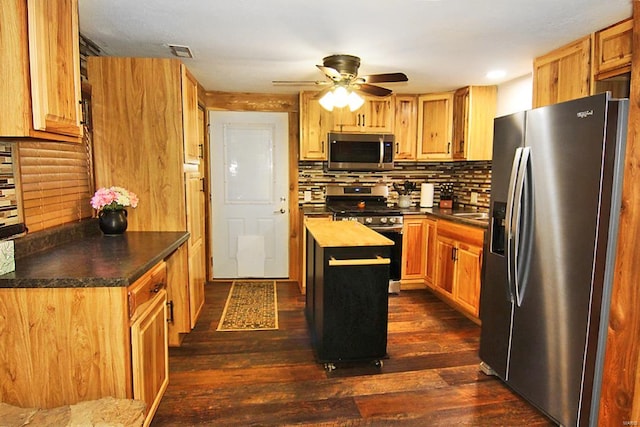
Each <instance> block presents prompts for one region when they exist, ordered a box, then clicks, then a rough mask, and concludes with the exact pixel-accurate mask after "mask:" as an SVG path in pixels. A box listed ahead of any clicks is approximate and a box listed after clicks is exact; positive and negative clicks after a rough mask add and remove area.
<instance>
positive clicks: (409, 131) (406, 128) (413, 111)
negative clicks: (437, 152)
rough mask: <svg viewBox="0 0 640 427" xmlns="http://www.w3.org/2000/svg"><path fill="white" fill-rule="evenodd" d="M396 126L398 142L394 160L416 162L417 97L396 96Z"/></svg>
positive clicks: (394, 128) (394, 129)
mask: <svg viewBox="0 0 640 427" xmlns="http://www.w3.org/2000/svg"><path fill="white" fill-rule="evenodd" d="M394 113H395V114H394V115H395V124H394V126H393V133H394V135H395V140H396V151H395V153H394V160H397V161H403V160H413V161H415V160H416V144H417V141H418V139H417V138H418V123H417V121H418V97H417V96H416V95H395V112H394Z"/></svg>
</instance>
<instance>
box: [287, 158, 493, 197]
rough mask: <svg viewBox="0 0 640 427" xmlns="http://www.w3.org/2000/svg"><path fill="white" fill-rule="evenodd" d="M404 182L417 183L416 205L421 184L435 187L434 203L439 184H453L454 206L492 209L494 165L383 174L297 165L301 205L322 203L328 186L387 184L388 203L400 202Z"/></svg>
mask: <svg viewBox="0 0 640 427" xmlns="http://www.w3.org/2000/svg"><path fill="white" fill-rule="evenodd" d="M405 180H409V181H411V182H415V183H416V184H417V187H418V190H416V191H414V192H412V193H411V200H412V203H413V204H414V205H418V204H419V203H420V184H422V183H423V182H429V183H432V184H434V189H435V191H434V202H435V203H437V202H438V201H439V200H440V191H439V189H440V184H442V183H445V182H451V183H453V194H454V200H455V203H457V204H460V205H464V206H468V207H469V206H470V207H481V208H488V207H489V198H490V194H489V193H490V190H491V162H490V161H483V162H423V163H415V162H412V163H403V162H397V163H396V165H395V169H394V170H392V171H384V172H336V171H327V170H326V162H309V161H301V162H299V163H298V191H299V193H298V201H299V203H300V204H307V205H308V204H322V203H324V200H325V187H326V185H327V184H336V183H338V184H360V185H374V184H386V185H387V186H388V187H389V202H390V203H397V201H398V193H397V192H396V191H395V190H393V183H398V184H402V183H403V182H404V181H405ZM305 191H309V192H311V201H310V202H305V201H304V192H305ZM472 192H475V193H477V198H478V200H477V202H476V203H471V193H472Z"/></svg>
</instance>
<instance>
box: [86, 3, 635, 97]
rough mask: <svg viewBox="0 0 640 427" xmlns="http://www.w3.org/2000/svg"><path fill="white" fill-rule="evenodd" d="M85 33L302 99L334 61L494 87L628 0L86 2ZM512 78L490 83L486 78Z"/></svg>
mask: <svg viewBox="0 0 640 427" xmlns="http://www.w3.org/2000/svg"><path fill="white" fill-rule="evenodd" d="M79 8H80V32H81V33H82V34H83V35H84V36H85V37H87V38H89V39H90V40H91V41H93V42H94V43H95V44H97V45H98V46H99V47H100V48H101V49H102V51H103V53H104V54H106V55H116V56H143V57H171V53H170V52H169V49H168V48H167V46H166V45H167V44H177V45H186V46H189V47H190V48H191V50H192V52H193V54H194V58H193V59H184V60H183V61H184V62H185V63H186V64H187V66H188V68H189V69H190V70H191V71H192V73H193V74H194V75H195V76H196V78H197V79H198V81H199V82H200V83H201V84H202V86H203V87H204V88H205V89H207V90H216V91H228V92H257V93H297V92H298V91H300V90H302V89H308V88H309V87H305V86H284V87H283V86H274V85H273V84H272V83H271V82H272V80H322V79H324V75H323V74H322V73H321V72H320V71H319V70H318V69H317V68H316V67H315V65H316V64H322V58H323V57H325V56H328V55H332V54H337V53H340V54H350V55H356V56H359V57H360V58H361V60H362V64H361V66H360V72H359V74H360V75H366V74H376V73H387V72H397V71H401V72H404V73H406V74H407V76H408V77H409V82H408V83H391V84H384V85H382V86H385V87H388V88H389V89H392V90H393V91H394V92H396V93H428V92H437V91H444V90H451V89H455V88H458V87H461V86H465V85H469V84H479V85H481V84H498V83H502V82H505V81H508V80H511V79H514V78H517V77H520V76H523V75H526V74H528V73H530V72H531V64H532V60H533V58H534V57H536V56H538V55H541V54H543V53H546V52H548V51H550V50H552V49H554V48H556V47H559V46H562V45H563V44H566V43H568V42H570V41H572V40H575V39H577V38H579V37H581V36H584V35H587V34H589V33H591V32H593V31H596V30H599V29H602V28H604V27H606V26H608V25H611V24H613V23H616V22H618V21H620V20H622V19H624V18H627V17H629V16H631V13H632V0H350V1H338V0H316V1H313V0H135V1H131V0H80V1H79ZM494 69H502V70H504V71H505V72H506V75H505V77H503V78H501V79H499V80H497V81H491V80H489V79H488V78H487V77H486V74H487V72H488V71H491V70H494Z"/></svg>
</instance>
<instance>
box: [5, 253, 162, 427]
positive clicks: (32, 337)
mask: <svg viewBox="0 0 640 427" xmlns="http://www.w3.org/2000/svg"><path fill="white" fill-rule="evenodd" d="M165 287H166V265H165V262H164V261H161V262H160V263H158V264H157V265H156V266H154V267H153V268H151V269H150V270H149V271H147V272H146V273H145V274H144V275H143V276H142V277H140V279H138V280H136V282H134V283H133V284H131V285H130V286H129V287H106V286H105V287H74V288H2V289H0V331H2V333H0V349H4V350H3V351H0V401H1V402H4V403H7V404H10V405H14V406H20V407H23V408H55V407H59V406H64V405H72V404H75V403H78V402H82V401H87V400H94V399H100V398H102V397H108V396H112V397H115V398H120V399H139V400H143V401H144V402H145V403H146V404H147V409H146V418H145V425H149V424H150V422H151V419H152V418H153V415H154V413H155V411H156V409H157V407H158V404H159V403H160V400H161V398H162V395H163V394H164V391H165V390H166V387H167V384H168V380H169V376H168V363H167V362H168V349H167V322H166V302H167V293H166V290H165ZM7 349H10V351H9V350H7Z"/></svg>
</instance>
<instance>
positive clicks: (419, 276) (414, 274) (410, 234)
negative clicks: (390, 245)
mask: <svg viewBox="0 0 640 427" xmlns="http://www.w3.org/2000/svg"><path fill="white" fill-rule="evenodd" d="M425 221H426V218H425V217H424V216H420V217H413V216H411V217H409V216H405V217H404V224H403V226H402V267H401V271H400V279H401V280H402V281H403V282H406V281H412V280H420V281H422V280H423V279H424V270H425V260H426V256H425V254H426V237H427V235H426V224H425Z"/></svg>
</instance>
